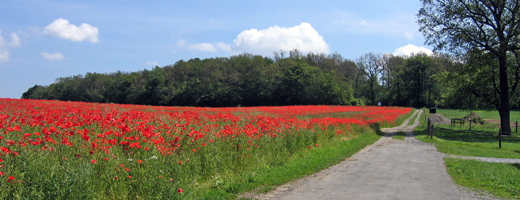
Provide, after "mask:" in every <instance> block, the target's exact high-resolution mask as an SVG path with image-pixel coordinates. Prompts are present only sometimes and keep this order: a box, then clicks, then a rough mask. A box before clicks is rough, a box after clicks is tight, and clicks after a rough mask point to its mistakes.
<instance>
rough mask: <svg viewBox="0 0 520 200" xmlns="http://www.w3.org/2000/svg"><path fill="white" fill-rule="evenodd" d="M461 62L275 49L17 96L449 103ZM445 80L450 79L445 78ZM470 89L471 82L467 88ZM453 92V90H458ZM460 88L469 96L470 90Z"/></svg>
mask: <svg viewBox="0 0 520 200" xmlns="http://www.w3.org/2000/svg"><path fill="white" fill-rule="evenodd" d="M465 65H466V63H465V62H462V61H460V58H459V59H455V58H454V57H452V56H449V55H446V54H433V55H426V54H415V55H411V56H396V55H392V54H375V53H367V54H364V55H362V56H360V57H359V58H357V59H356V60H349V59H344V58H343V57H342V56H341V55H340V54H338V53H333V54H329V55H326V54H323V53H322V54H317V53H308V54H303V53H301V52H299V51H298V50H292V51H289V52H284V51H280V52H275V53H274V55H273V56H272V57H262V56H259V55H252V54H248V53H243V54H239V55H235V56H231V57H219V58H206V59H203V60H201V59H199V58H194V59H190V60H188V61H183V60H179V61H177V62H176V63H175V64H173V65H167V66H164V67H157V66H156V67H154V68H153V69H151V70H146V69H145V70H142V71H138V72H121V71H118V72H114V73H108V74H100V73H87V74H85V75H75V76H69V77H62V78H57V79H56V81H55V83H53V84H50V85H48V86H41V85H35V86H33V87H31V88H29V89H28V90H27V91H26V92H25V93H23V95H22V98H24V99H55V100H64V101H84V102H99V103H122V104H143V105H161V106H204V107H227V106H277V105H378V104H379V103H381V105H384V106H406V107H432V106H443V107H454V108H461V107H467V106H473V107H475V106H482V105H480V104H478V103H476V104H475V105H469V104H468V101H463V100H457V99H456V98H454V97H449V96H448V94H450V92H451V93H453V95H452V96H457V95H455V94H456V92H457V91H459V90H463V91H466V90H465V89H467V88H465V89H464V88H459V89H456V88H455V87H454V85H455V84H457V83H453V81H451V82H450V83H453V84H454V85H449V84H445V82H446V81H445V80H448V78H449V77H450V76H449V74H450V73H452V76H453V72H455V71H459V70H456V69H459V68H462V66H465ZM450 80H451V79H450ZM475 88H476V87H475ZM459 92H460V91H459ZM464 95H469V96H475V97H477V96H478V95H477V94H471V92H469V93H468V92H465V93H464Z"/></svg>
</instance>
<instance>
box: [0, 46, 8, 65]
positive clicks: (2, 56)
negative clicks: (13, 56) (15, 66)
mask: <svg viewBox="0 0 520 200" xmlns="http://www.w3.org/2000/svg"><path fill="white" fill-rule="evenodd" d="M7 61H9V52H8V51H7V50H5V49H0V63H3V62H7Z"/></svg>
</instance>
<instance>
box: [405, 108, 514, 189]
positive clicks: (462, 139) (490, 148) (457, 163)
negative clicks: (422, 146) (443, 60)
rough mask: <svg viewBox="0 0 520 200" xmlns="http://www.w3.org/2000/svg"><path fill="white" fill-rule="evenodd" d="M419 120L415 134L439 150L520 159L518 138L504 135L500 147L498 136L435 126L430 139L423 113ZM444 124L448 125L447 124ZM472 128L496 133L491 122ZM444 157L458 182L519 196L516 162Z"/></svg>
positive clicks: (464, 127) (448, 168)
mask: <svg viewBox="0 0 520 200" xmlns="http://www.w3.org/2000/svg"><path fill="white" fill-rule="evenodd" d="M425 111H427V110H425ZM438 111H439V110H438ZM457 112H458V111H454V110H449V111H446V112H445V113H448V115H450V114H449V113H452V114H453V113H457ZM441 114H442V113H441ZM462 116H465V114H462ZM453 117H457V116H455V115H454V116H453ZM420 120H421V124H420V126H418V127H417V128H416V129H415V130H414V134H415V138H417V139H418V140H421V141H423V142H427V143H432V144H435V146H436V147H437V150H438V151H439V152H442V153H446V154H453V155H463V156H476V157H496V158H516V159H520V138H511V137H504V141H503V143H502V148H498V138H497V137H491V136H484V135H475V134H469V133H464V132H460V131H457V130H439V129H435V130H434V137H433V138H432V139H430V138H429V137H428V132H427V130H426V123H425V120H424V117H421V119H420ZM445 127H449V125H448V126H445ZM453 128H454V129H459V130H467V128H469V127H467V125H466V126H463V127H460V126H455V127H453ZM472 128H477V129H478V130H476V131H474V132H480V133H488V134H493V133H494V134H496V132H497V131H496V130H494V129H493V126H489V125H484V126H482V127H472ZM444 161H445V164H446V167H447V170H448V173H449V174H450V175H451V177H452V178H453V180H454V181H455V182H456V183H457V184H459V185H462V186H465V187H468V188H472V189H477V190H482V191H486V192H489V193H491V194H493V195H495V196H497V197H501V198H510V199H519V198H520V181H518V177H520V165H519V164H503V163H486V162H480V161H473V160H461V159H452V158H445V159H444Z"/></svg>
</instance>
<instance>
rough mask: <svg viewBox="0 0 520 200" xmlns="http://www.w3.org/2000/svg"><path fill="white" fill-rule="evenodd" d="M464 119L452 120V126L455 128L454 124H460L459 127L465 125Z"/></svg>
mask: <svg viewBox="0 0 520 200" xmlns="http://www.w3.org/2000/svg"><path fill="white" fill-rule="evenodd" d="M464 121H465V120H464V119H462V118H451V125H452V126H453V124H459V125H464Z"/></svg>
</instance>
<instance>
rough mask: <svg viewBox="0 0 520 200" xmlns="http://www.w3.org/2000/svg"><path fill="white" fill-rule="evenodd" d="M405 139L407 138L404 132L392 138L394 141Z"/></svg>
mask: <svg viewBox="0 0 520 200" xmlns="http://www.w3.org/2000/svg"><path fill="white" fill-rule="evenodd" d="M405 137H406V134H405V133H404V132H403V131H399V132H397V133H395V135H394V136H393V137H392V139H395V140H404V138H405Z"/></svg>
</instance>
